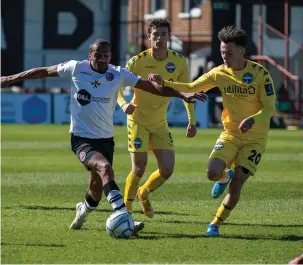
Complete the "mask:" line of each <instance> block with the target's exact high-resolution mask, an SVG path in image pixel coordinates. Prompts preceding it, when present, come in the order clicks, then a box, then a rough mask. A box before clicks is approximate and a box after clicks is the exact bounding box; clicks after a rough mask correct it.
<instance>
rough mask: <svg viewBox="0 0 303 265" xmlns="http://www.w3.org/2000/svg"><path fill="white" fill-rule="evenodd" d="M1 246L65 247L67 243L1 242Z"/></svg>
mask: <svg viewBox="0 0 303 265" xmlns="http://www.w3.org/2000/svg"><path fill="white" fill-rule="evenodd" d="M1 246H25V247H56V248H63V247H65V245H62V244H43V243H40V244H38V243H5V242H1Z"/></svg>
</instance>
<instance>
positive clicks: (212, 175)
mask: <svg viewBox="0 0 303 265" xmlns="http://www.w3.org/2000/svg"><path fill="white" fill-rule="evenodd" d="M206 173H207V178H208V179H209V180H213V181H215V180H218V179H220V178H221V177H222V174H223V172H222V171H221V170H218V169H216V168H208V169H207V170H206Z"/></svg>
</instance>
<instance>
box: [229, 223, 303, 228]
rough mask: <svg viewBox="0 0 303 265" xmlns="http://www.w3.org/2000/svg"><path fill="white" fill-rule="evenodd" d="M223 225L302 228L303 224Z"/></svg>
mask: <svg viewBox="0 0 303 265" xmlns="http://www.w3.org/2000/svg"><path fill="white" fill-rule="evenodd" d="M224 225H235V226H260V227H285V228H287V227H302V228H303V224H250V223H224Z"/></svg>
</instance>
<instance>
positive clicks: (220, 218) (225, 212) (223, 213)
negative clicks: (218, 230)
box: [211, 203, 232, 227]
mask: <svg viewBox="0 0 303 265" xmlns="http://www.w3.org/2000/svg"><path fill="white" fill-rule="evenodd" d="M231 211H232V209H231V208H230V207H228V206H226V205H225V204H224V203H222V204H221V205H220V207H219V209H218V211H217V214H216V217H215V218H214V220H213V221H212V222H211V223H212V224H215V225H216V226H218V227H219V226H220V225H221V224H222V223H223V222H224V221H225V220H226V219H227V217H228V216H229V215H230V212H231Z"/></svg>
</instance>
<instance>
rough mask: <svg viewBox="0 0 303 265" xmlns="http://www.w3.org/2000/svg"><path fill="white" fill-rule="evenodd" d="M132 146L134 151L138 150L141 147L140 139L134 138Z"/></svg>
mask: <svg viewBox="0 0 303 265" xmlns="http://www.w3.org/2000/svg"><path fill="white" fill-rule="evenodd" d="M133 145H134V147H135V148H136V149H138V148H140V147H141V146H142V140H141V138H135V139H134V140H133Z"/></svg>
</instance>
